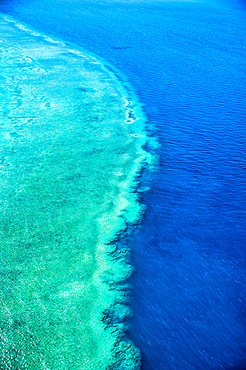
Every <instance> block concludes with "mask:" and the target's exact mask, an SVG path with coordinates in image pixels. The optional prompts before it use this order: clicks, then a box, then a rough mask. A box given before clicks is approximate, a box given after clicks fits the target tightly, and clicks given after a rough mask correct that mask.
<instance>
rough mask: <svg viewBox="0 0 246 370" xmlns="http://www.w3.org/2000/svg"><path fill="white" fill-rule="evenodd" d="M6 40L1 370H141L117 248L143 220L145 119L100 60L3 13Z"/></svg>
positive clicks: (125, 262) (125, 270) (1, 100)
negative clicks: (130, 335)
mask: <svg viewBox="0 0 246 370" xmlns="http://www.w3.org/2000/svg"><path fill="white" fill-rule="evenodd" d="M0 35H1V44H0V49H1V60H0V67H1V72H0V79H1V91H0V104H1V108H0V109H1V110H0V125H1V139H0V150H1V192H0V195H1V208H0V217H1V222H0V226H1V227H0V233H1V240H0V246H1V247H0V258H1V272H0V274H1V296H0V299H1V310H0V321H1V351H0V368H1V369H18V370H21V369H33V370H38V369H57V370H58V369H59V370H60V369H106V368H107V369H111V368H112V369H115V368H118V367H123V368H127V369H128V368H129V369H137V368H139V364H140V354H139V351H138V349H137V348H135V347H134V346H133V344H132V343H131V342H130V341H128V340H126V339H124V332H125V330H126V326H125V324H124V323H123V320H124V319H125V317H126V316H128V315H129V314H130V310H129V307H128V305H127V303H128V297H127V286H126V284H125V280H126V279H127V278H129V276H130V275H131V270H132V268H131V265H130V264H129V258H128V255H129V252H128V250H127V249H121V250H120V251H119V250H117V249H116V247H115V246H113V245H112V244H111V243H110V242H111V241H112V240H113V239H115V237H116V235H117V234H118V233H120V232H121V231H122V230H123V229H124V228H125V226H126V223H133V222H135V221H137V220H138V218H139V216H140V215H141V213H142V206H141V205H140V204H139V203H138V201H137V194H136V193H134V192H133V189H134V187H135V184H134V180H135V175H136V173H138V172H139V170H140V169H141V166H142V164H143V161H144V160H145V157H146V156H145V152H144V151H143V150H142V145H143V144H144V142H145V135H144V132H143V131H142V128H143V122H144V121H143V116H142V117H141V116H139V118H137V116H136V111H135V112H134V110H133V107H134V101H130V100H129V99H130V98H129V94H128V92H127V90H126V89H125V88H124V87H123V85H122V84H120V83H119V81H118V79H117V78H116V77H115V76H114V75H113V73H111V72H109V71H108V70H107V69H106V68H105V67H104V66H103V65H102V64H101V63H100V62H99V61H98V60H96V59H95V58H93V57H91V56H89V55H87V54H84V53H83V52H81V51H79V50H76V49H74V48H72V47H71V46H68V45H65V44H64V43H62V42H60V41H57V40H53V39H51V38H49V37H45V36H43V35H41V34H39V33H37V32H35V31H32V30H30V29H28V28H27V27H26V26H23V25H22V24H20V23H18V22H16V21H15V20H14V19H12V18H7V17H6V16H3V15H0ZM138 113H139V114H141V109H140V108H139V112H138ZM130 116H131V117H130ZM140 118H141V119H140Z"/></svg>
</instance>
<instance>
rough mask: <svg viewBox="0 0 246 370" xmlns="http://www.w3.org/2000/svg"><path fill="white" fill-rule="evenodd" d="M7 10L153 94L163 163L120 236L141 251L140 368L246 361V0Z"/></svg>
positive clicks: (135, 0)
mask: <svg viewBox="0 0 246 370" xmlns="http://www.w3.org/2000/svg"><path fill="white" fill-rule="evenodd" d="M0 9H1V11H2V12H4V13H6V14H10V15H12V16H14V17H15V18H16V19H19V20H21V21H24V22H26V23H27V24H30V25H32V27H34V28H36V29H38V30H40V31H41V32H43V33H45V34H51V35H55V36H57V37H59V38H61V39H63V40H66V41H70V42H74V43H75V44H77V45H80V46H81V47H83V48H85V49H86V50H89V51H90V52H92V53H95V54H97V55H99V56H100V57H102V58H104V59H106V60H107V61H108V62H110V63H111V64H112V65H114V66H115V67H116V68H118V69H119V70H121V71H122V72H123V73H124V74H125V75H126V76H127V78H128V79H129V81H130V82H131V83H132V85H133V86H134V88H135V89H136V91H137V94H138V96H140V99H141V101H142V102H143V103H144V109H145V111H146V113H147V117H148V129H149V134H150V135H152V137H154V138H155V139H157V141H158V143H159V144H158V145H155V141H153V147H154V146H155V149H153V150H154V154H156V155H158V156H159V167H158V169H157V171H156V172H152V173H144V174H143V177H142V179H141V182H142V185H141V187H140V188H139V190H146V189H147V188H150V191H149V192H143V193H142V199H141V202H142V203H143V204H144V205H146V209H147V210H146V213H145V215H144V217H143V221H142V223H141V224H140V225H139V227H138V228H136V230H134V231H133V233H132V234H131V235H130V234H129V235H128V234H125V238H123V239H122V240H121V245H127V246H128V247H130V248H131V250H132V255H133V258H132V264H133V265H134V268H135V272H134V274H133V275H132V278H131V282H132V286H133V287H134V294H133V296H132V297H133V299H132V302H131V304H130V305H131V307H132V309H133V317H132V318H131V319H129V322H128V326H129V331H128V333H127V335H128V337H129V338H130V339H131V340H133V342H134V343H135V345H136V346H137V347H138V348H139V349H140V351H141V353H142V369H143V370H165V369H172V370H198V369H199V370H200V369H201V370H204V369H205V370H207V369H226V370H228V369H235V370H243V369H245V368H246V355H245V354H246V320H245V304H246V301H245V297H246V276H245V266H246V258H245V246H246V212H245V210H246V150H245V148H246V103H245V102H246V88H245V86H246V6H245V1H241V0H213V1H212V0H211V1H210V0H194V1H182V0H180V1H176V0H172V1H164V0H156V1H155V0H2V1H1V2H0ZM64 86H65V83H64ZM78 94H79V92H78ZM90 99H91V98H90ZM79 101H81V100H79ZM64 103H65V102H64ZM64 103H62V104H64ZM44 104H45V103H44ZM99 105H101V103H99ZM99 105H98V106H95V114H99V112H98V108H99ZM62 109H63V108H62ZM100 109H101V106H100ZM64 110H65V108H64V109H63V111H64ZM96 112H97V113H96ZM114 114H115V113H114ZM103 115H104V113H103ZM105 120H107V119H106V118H105ZM44 124H45V123H42V125H41V127H40V130H41V128H42V127H43V125H44ZM117 127H118V126H117ZM44 134H45V132H44ZM64 139H65V138H64ZM12 140H14V139H12ZM15 140H17V139H15ZM40 140H41V139H40ZM124 140H125V139H123V137H122V145H123V141H124ZM99 141H100V140H99ZM115 142H118V135H117V139H115ZM124 142H125V141H124ZM33 145H34V141H33ZM40 145H41V144H40ZM97 145H99V144H97ZM100 145H103V144H102V143H101V142H100ZM50 150H52V149H51V148H50ZM62 150H65V149H62ZM127 152H128V149H127ZM110 153H111V152H110ZM11 155H14V154H11ZM134 157H135V154H134ZM43 158H44V157H43ZM52 158H55V157H52ZM109 159H110V160H111V155H109ZM45 160H46V161H51V159H48V156H46V159H45ZM45 163H47V167H51V163H50V162H45ZM120 163H121V162H120ZM28 165H29V166H30V165H31V164H28ZM45 165H46V164H45ZM40 166H41V165H40ZM40 171H41V170H40ZM127 171H128V169H127ZM50 172H51V170H50ZM52 172H53V171H52ZM16 173H17V169H16ZM18 176H21V175H20V174H19V175H18ZM68 176H69V175H68ZM110 176H111V175H110ZM111 178H112V177H111ZM43 180H44V179H43ZM43 180H42V182H43ZM11 181H13V180H11ZM28 181H29V182H28V184H27V185H26V189H27V191H28V192H29V191H30V192H34V191H35V190H34V188H32V190H31V185H29V184H31V182H32V181H33V180H32V178H30V180H28ZM45 181H46V180H45ZM76 181H80V180H79V179H78V180H76ZM93 181H94V180H93ZM37 186H39V185H37ZM64 186H65V185H64ZM73 186H74V185H73ZM29 189H30V190H29ZM21 191H22V192H23V191H24V189H23V190H21ZM105 191H106V190H105ZM21 194H22V193H21ZM105 194H106V193H105ZM45 196H46V195H45ZM105 197H106V196H105ZM30 199H31V198H30ZM62 199H63V198H62ZM105 199H106V198H105ZM25 201H26V202H27V200H25ZM35 202H36V200H35ZM33 204H34V203H33ZM33 207H35V205H34V206H33ZM32 209H33V208H32ZM18 212H21V211H18ZM72 214H73V215H74V213H72ZM75 215H77V213H76V214H75ZM17 216H18V214H17ZM27 216H28V215H27ZM28 217H29V216H28ZM52 217H53V216H52ZM71 217H72V216H71ZM74 217H77V216H74ZM18 218H19V216H18V217H16V219H18ZM79 219H80V217H79ZM39 220H40V222H41V218H40V217H39ZM42 222H43V221H42ZM78 222H79V221H78ZM56 225H57V224H56ZM71 225H73V226H72V227H73V228H74V227H75V228H76V226H75V225H76V223H74V222H73V221H71ZM22 227H23V228H24V224H23V226H22ZM30 248H32V247H30ZM48 249H49V248H48ZM30 253H31V252H30ZM64 253H65V251H64ZM80 253H82V251H80ZM74 255H75V256H77V252H76V253H75V254H74ZM28 256H29V254H28V252H26V257H25V258H28ZM42 256H44V254H43V255H42ZM17 257H18V258H21V256H20V255H17ZM37 258H41V257H37ZM42 258H43V257H42ZM76 258H77V257H76ZM5 261H7V259H6V257H5ZM6 263H9V262H6ZM21 263H22V262H20V264H19V266H21ZM61 264H62V263H61ZM79 265H80V263H79V264H78V266H79ZM19 269H21V267H19ZM14 276H16V275H14ZM21 279H24V277H22V278H21V275H18V281H21ZM66 279H67V278H66ZM66 279H65V278H64V284H65V280H66ZM10 282H12V284H13V285H14V286H16V288H15V289H18V288H17V287H18V285H16V284H14V283H13V280H10ZM78 289H79V288H78ZM62 291H63V292H64V290H62ZM65 291H69V288H66V289H65ZM16 294H17V293H16ZM13 299H14V298H13ZM40 304H41V303H40ZM40 307H41V306H40ZM40 310H41V308H40ZM56 311H58V312H60V311H59V310H56ZM58 315H59V314H58ZM69 318H70V316H69ZM23 320H26V319H23ZM26 321H27V320H26ZM5 323H6V321H5ZM77 345H78V344H77ZM72 347H73V346H72ZM72 353H73V352H72ZM116 368H117V367H116Z"/></svg>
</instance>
